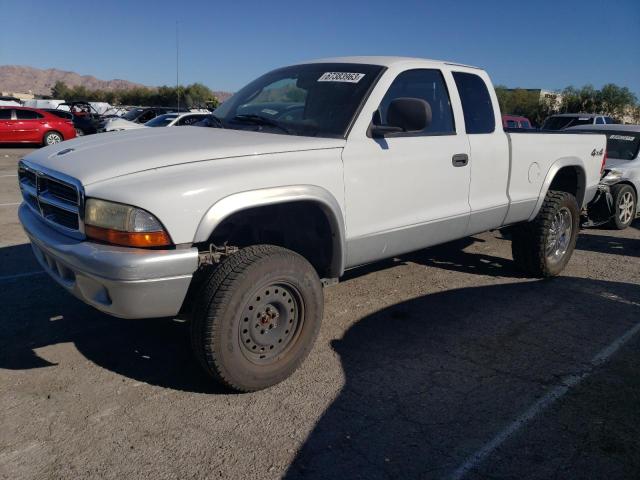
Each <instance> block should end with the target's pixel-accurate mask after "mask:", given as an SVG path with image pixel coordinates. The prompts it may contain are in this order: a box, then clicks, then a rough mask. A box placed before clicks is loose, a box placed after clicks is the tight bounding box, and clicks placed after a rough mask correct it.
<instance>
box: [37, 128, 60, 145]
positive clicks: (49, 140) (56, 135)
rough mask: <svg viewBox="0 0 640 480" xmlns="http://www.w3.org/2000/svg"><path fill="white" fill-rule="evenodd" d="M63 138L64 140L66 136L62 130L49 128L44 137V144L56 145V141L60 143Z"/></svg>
mask: <svg viewBox="0 0 640 480" xmlns="http://www.w3.org/2000/svg"><path fill="white" fill-rule="evenodd" d="M63 140H64V137H63V136H62V134H61V133H60V132H56V131H55V130H49V131H48V132H47V133H45V134H44V137H42V145H43V146H45V147H46V146H48V145H55V144H56V143H60V142H62V141H63Z"/></svg>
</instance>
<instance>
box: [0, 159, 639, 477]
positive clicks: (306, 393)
mask: <svg viewBox="0 0 640 480" xmlns="http://www.w3.org/2000/svg"><path fill="white" fill-rule="evenodd" d="M4 154H5V153H4V152H3V151H2V149H0V168H1V169H2V171H4V170H6V171H9V172H13V171H15V162H16V161H17V156H15V155H14V157H13V160H11V161H12V162H14V163H13V165H9V163H10V160H9V159H8V157H6V158H3V155H4ZM18 156H19V155H18ZM12 182H13V184H14V183H15V178H13V179H11V178H10V177H5V178H0V192H2V195H6V196H7V197H6V198H7V199H8V201H7V203H11V199H12V198H13V197H11V195H14V194H15V195H17V191H15V190H11V188H13V187H12V186H11V184H12ZM14 186H15V185H14ZM12 192H13V193H12ZM3 198H5V197H3ZM15 201H19V200H15ZM0 208H4V207H0ZM11 212H14V213H13V215H15V210H11ZM0 215H2V216H1V217H0V221H1V223H0V245H1V246H2V248H0V301H1V304H2V314H0V319H1V320H0V426H1V428H0V478H7V479H9V478H11V479H21V478H25V479H26V478H114V479H115V478H118V479H119V478H154V479H158V478H205V477H206V478H239V479H248V478H256V479H257V478H260V479H268V478H280V477H283V476H284V477H286V478H366V479H376V478H402V479H406V478H470V479H480V478H518V479H520V478H536V479H537V478H540V479H543V478H544V479H548V478H609V479H611V478H638V474H639V472H640V445H639V443H638V441H637V439H638V438H640V409H638V407H637V406H638V405H639V404H640V373H638V372H640V349H639V347H640V333H637V331H638V330H640V326H639V325H640V221H636V222H635V223H634V225H633V226H632V227H631V228H629V229H627V230H625V231H623V232H618V231H611V230H596V229H594V230H589V231H585V232H583V234H582V235H581V237H580V239H579V242H578V247H577V250H576V252H575V254H574V256H573V258H572V260H571V262H570V264H569V266H568V268H567V270H566V271H565V272H564V274H563V276H562V277H559V278H556V279H552V280H542V281H541V280H532V279H528V278H523V277H522V276H520V275H519V273H518V272H517V271H516V270H515V269H514V268H513V266H512V262H511V255H510V246H509V241H508V240H507V239H505V238H503V237H502V236H501V235H500V233H498V232H491V233H486V234H483V235H477V236H474V237H473V238H470V239H465V240H461V241H458V242H454V243H451V244H448V245H445V246H442V247H437V248H432V249H428V250H424V251H421V252H417V253H414V254H411V255H406V256H404V257H402V258H400V259H396V260H393V261H388V262H383V263H380V264H377V265H374V266H370V267H366V268H361V269H358V270H356V271H352V272H349V273H348V274H347V276H346V278H345V279H344V281H342V282H341V283H340V284H339V285H337V286H335V287H331V288H329V289H327V290H326V291H325V298H326V309H325V310H326V311H325V319H324V323H323V326H322V330H321V333H320V336H319V338H318V341H317V344H316V346H315V348H314V350H313V351H312V353H311V355H310V357H309V358H308V360H307V361H306V362H305V363H304V364H303V365H302V367H301V368H300V370H299V371H298V372H296V373H295V374H294V375H293V376H292V377H291V378H290V379H288V380H287V381H285V382H283V383H282V384H280V385H277V386H275V387H274V388H271V389H269V390H266V391H262V392H257V393H252V394H244V395H236V394H230V393H229V392H226V391H223V390H221V389H220V388H218V387H217V386H216V385H213V384H211V383H210V382H209V381H208V379H207V378H206V377H205V376H204V375H203V374H202V373H201V372H200V370H199V367H198V365H197V363H196V361H195V360H194V359H193V358H192V355H191V353H190V350H189V341H188V325H187V324H186V323H182V322H179V321H174V320H171V319H159V320H140V321H132V320H119V319H115V318H110V317H108V316H106V315H103V314H101V313H99V312H97V311H95V310H93V309H92V308H90V307H88V306H86V305H84V304H82V303H80V302H79V301H77V300H75V299H74V298H73V297H71V296H70V295H68V294H67V293H65V292H64V291H63V290H62V289H61V288H59V287H58V286H56V285H55V284H54V283H53V281H51V280H49V279H48V278H47V277H46V276H44V275H41V274H38V273H34V272H37V271H38V270H39V267H38V266H37V264H36V263H35V261H34V260H33V258H32V255H31V252H30V249H29V247H28V245H25V244H24V241H25V240H24V235H23V234H22V233H21V231H20V229H19V226H18V225H17V223H16V220H15V218H14V217H12V213H7V212H0ZM30 272H31V274H30V275H29V276H18V275H21V274H24V273H30Z"/></svg>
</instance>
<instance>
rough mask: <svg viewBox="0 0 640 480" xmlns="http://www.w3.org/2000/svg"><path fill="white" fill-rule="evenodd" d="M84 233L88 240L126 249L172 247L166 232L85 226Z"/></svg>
mask: <svg viewBox="0 0 640 480" xmlns="http://www.w3.org/2000/svg"><path fill="white" fill-rule="evenodd" d="M84 233H85V234H86V235H87V237H88V238H91V239H93V240H98V241H101V242H105V243H111V244H113V245H123V246H125V247H139V248H149V247H168V246H169V245H171V239H170V238H169V235H168V234H167V233H166V232H164V231H160V232H122V231H120V230H112V229H110V228H102V227H94V226H93V225H85V229H84Z"/></svg>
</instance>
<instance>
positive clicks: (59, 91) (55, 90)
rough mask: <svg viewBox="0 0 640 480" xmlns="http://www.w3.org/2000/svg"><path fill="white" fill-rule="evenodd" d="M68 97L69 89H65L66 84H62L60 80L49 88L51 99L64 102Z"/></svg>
mask: <svg viewBox="0 0 640 480" xmlns="http://www.w3.org/2000/svg"><path fill="white" fill-rule="evenodd" d="M68 95H69V87H67V84H66V83H64V82H61V81H60V80H58V81H57V82H56V83H55V85H53V87H52V88H51V96H52V97H53V98H56V99H58V100H63V99H64V100H66V98H67V96H68Z"/></svg>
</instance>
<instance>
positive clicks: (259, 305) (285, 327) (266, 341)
mask: <svg viewBox="0 0 640 480" xmlns="http://www.w3.org/2000/svg"><path fill="white" fill-rule="evenodd" d="M303 323H304V304H303V302H302V295H301V294H300V292H299V291H298V289H297V288H296V287H294V286H293V285H291V284H289V283H286V282H270V283H269V284H267V285H265V286H263V287H260V288H257V289H256V290H255V291H254V292H253V293H252V295H251V296H250V297H249V300H248V301H247V302H246V303H245V305H244V308H243V310H242V313H241V317H240V321H239V332H238V335H239V341H240V349H241V351H242V353H243V354H244V356H245V357H246V358H247V359H248V360H250V361H251V362H253V363H256V364H259V365H265V364H270V363H272V362H273V361H274V360H276V359H277V358H278V357H279V356H281V355H282V354H283V353H285V352H286V351H287V350H289V349H290V348H291V347H292V346H293V345H294V343H295V341H296V339H297V338H298V336H299V335H300V331H301V330H302V325H303Z"/></svg>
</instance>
